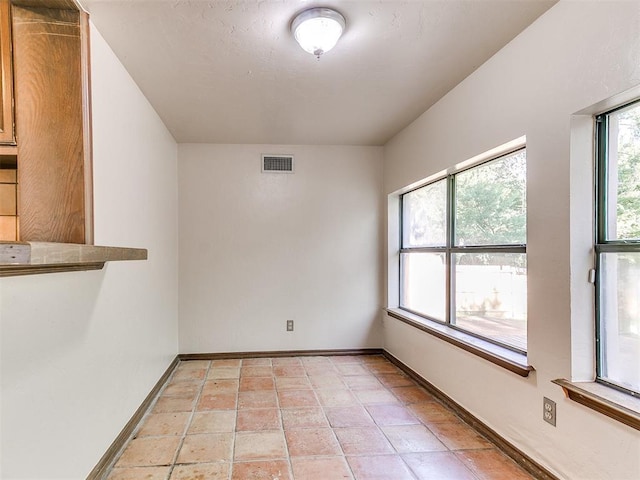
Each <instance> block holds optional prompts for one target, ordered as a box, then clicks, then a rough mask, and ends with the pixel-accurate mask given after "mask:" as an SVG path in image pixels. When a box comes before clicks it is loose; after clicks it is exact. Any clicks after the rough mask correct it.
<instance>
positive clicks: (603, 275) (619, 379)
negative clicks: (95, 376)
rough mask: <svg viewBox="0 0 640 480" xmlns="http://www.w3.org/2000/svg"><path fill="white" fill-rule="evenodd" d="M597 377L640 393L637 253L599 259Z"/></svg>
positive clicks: (639, 256)
mask: <svg viewBox="0 0 640 480" xmlns="http://www.w3.org/2000/svg"><path fill="white" fill-rule="evenodd" d="M600 283H601V293H600V303H599V308H600V319H601V320H600V377H601V378H603V379H604V380H607V381H609V382H611V383H615V384H617V385H620V386H622V387H625V388H627V389H629V390H634V391H636V392H640V252H638V253H635V252H634V253H603V254H601V257H600Z"/></svg>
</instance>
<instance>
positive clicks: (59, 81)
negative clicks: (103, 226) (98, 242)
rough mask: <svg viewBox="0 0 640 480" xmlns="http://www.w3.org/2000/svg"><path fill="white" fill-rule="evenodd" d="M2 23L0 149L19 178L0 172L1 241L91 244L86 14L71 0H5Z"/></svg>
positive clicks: (0, 4)
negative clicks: (9, 157) (11, 179)
mask: <svg viewBox="0 0 640 480" xmlns="http://www.w3.org/2000/svg"><path fill="white" fill-rule="evenodd" d="M0 22H1V23H0V57H1V58H0V60H1V62H0V63H1V64H2V82H1V83H2V85H1V88H2V92H1V95H0V97H1V101H2V105H1V108H0V110H1V113H2V120H1V122H2V124H1V125H0V156H2V155H3V154H8V153H9V154H13V156H14V157H13V159H14V161H13V163H14V165H9V166H6V165H4V166H3V165H0V170H11V169H13V170H14V175H15V177H16V181H15V182H13V184H11V183H10V182H2V181H1V179H0V241H2V240H4V241H15V240H19V241H29V242H59V243H79V244H92V243H93V205H92V169H91V138H90V133H91V132H90V118H89V112H90V110H89V98H90V96H89V85H88V78H89V75H88V71H89V64H88V32H89V29H88V16H87V14H86V13H84V12H81V11H79V10H78V8H77V7H76V6H75V3H74V2H72V1H69V0H65V1H61V0H49V1H47V0H14V1H12V2H9V1H8V0H0ZM12 87H13V90H12ZM14 109H15V122H14V116H13V111H14ZM8 116H9V117H8ZM3 143H5V144H6V143H9V144H10V143H13V144H14V145H15V146H13V147H4V146H3V145H2V144H3ZM7 149H12V150H11V152H8V151H7ZM5 164H7V162H5ZM0 173H3V174H5V173H6V175H5V176H6V177H7V178H9V176H10V173H8V172H0ZM11 192H15V195H14V196H13V197H11ZM9 198H13V199H14V204H13V205H10V203H9ZM11 212H13V214H11ZM9 217H14V218H13V220H11V219H10V218H9ZM14 225H15V228H14V227H13V226H14ZM12 232H14V233H13V234H12Z"/></svg>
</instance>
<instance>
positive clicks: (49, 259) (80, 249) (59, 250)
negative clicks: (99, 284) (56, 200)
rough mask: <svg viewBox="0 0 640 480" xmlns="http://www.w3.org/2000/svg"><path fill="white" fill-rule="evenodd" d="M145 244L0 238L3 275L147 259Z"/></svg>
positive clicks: (49, 271) (0, 259)
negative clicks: (134, 246) (141, 246)
mask: <svg viewBox="0 0 640 480" xmlns="http://www.w3.org/2000/svg"><path fill="white" fill-rule="evenodd" d="M146 259H147V250H146V249H144V248H125V247H101V246H96V245H81V244H74V243H50V242H0V277H9V276H16V275H33V274H42V273H55V272H72V271H81V270H99V269H101V268H103V267H104V264H105V262H113V261H122V260H146Z"/></svg>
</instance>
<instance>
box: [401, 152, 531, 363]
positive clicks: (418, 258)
mask: <svg viewBox="0 0 640 480" xmlns="http://www.w3.org/2000/svg"><path fill="white" fill-rule="evenodd" d="M401 205H402V247H401V250H400V277H401V280H400V307H401V308H403V309H405V310H407V311H410V312H412V313H414V314H417V315H420V316H423V317H425V318H427V319H430V320H434V321H437V322H441V323H445V324H447V325H449V326H450V327H452V328H456V329H460V330H464V331H466V332H468V333H470V334H472V335H475V336H478V337H482V338H484V339H487V340H489V341H491V342H493V343H497V344H500V345H504V346H506V347H508V348H511V349H513V350H516V351H520V352H523V353H524V352H526V348H527V260H526V238H527V234H526V150H525V149H524V148H523V149H520V150H517V151H515V152H512V153H509V154H508V155H504V156H501V157H499V158H495V159H493V160H491V161H489V162H486V163H483V164H481V165H478V166H475V167H473V168H469V169H467V170H463V171H460V172H457V173H455V174H451V175H448V176H446V177H445V178H442V179H440V180H437V181H435V182H432V183H429V184H427V185H425V186H423V187H420V188H418V189H416V190H413V191H411V192H408V193H406V194H404V195H403V196H402V202H401Z"/></svg>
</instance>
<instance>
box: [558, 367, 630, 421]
mask: <svg viewBox="0 0 640 480" xmlns="http://www.w3.org/2000/svg"><path fill="white" fill-rule="evenodd" d="M552 382H553V383H555V384H556V385H560V386H561V387H562V390H564V394H565V395H566V396H567V398H569V400H573V401H574V402H578V403H579V404H581V405H584V406H585V407H588V408H590V409H592V410H595V411H596V412H600V413H602V414H603V415H606V416H607V417H610V418H613V419H614V420H617V421H618V422H621V423H624V424H625V425H628V426H630V427H631V428H635V429H636V430H640V399H638V398H634V397H632V396H631V395H627V394H626V393H623V392H618V391H617V390H615V389H613V388H610V387H607V386H606V385H601V384H599V383H596V382H570V381H569V380H565V379H564V378H558V379H556V380H552Z"/></svg>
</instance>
